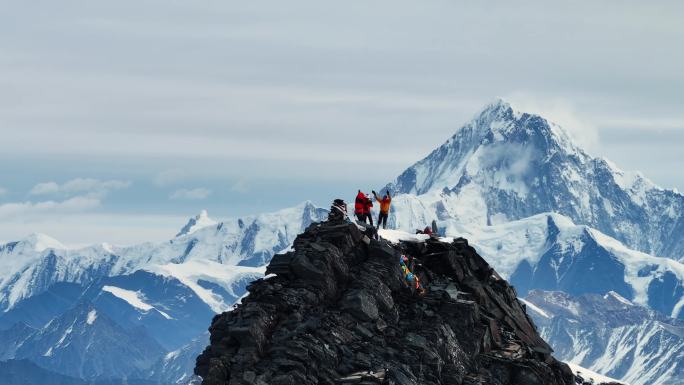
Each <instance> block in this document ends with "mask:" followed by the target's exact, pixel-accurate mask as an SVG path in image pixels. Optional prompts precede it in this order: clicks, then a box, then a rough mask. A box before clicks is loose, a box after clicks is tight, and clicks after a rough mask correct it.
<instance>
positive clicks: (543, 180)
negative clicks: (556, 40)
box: [0, 100, 684, 384]
mask: <svg viewBox="0 0 684 385" xmlns="http://www.w3.org/2000/svg"><path fill="white" fill-rule="evenodd" d="M387 188H388V189H390V190H391V191H392V192H394V193H395V194H396V195H395V196H394V197H393V203H392V210H391V213H390V220H389V224H390V226H391V227H394V228H397V229H401V230H404V231H408V232H413V231H414V230H415V229H422V228H424V227H425V226H426V225H428V224H429V223H430V222H431V221H432V220H433V219H436V220H437V223H438V226H439V230H440V232H441V233H443V234H446V235H448V236H463V237H465V238H467V239H468V240H469V241H470V243H472V244H473V245H474V246H475V247H476V248H477V249H478V251H479V252H480V253H481V254H482V255H483V256H484V257H485V258H487V260H488V261H489V262H490V263H491V264H492V265H493V266H494V267H495V268H496V269H497V271H498V272H499V273H500V274H501V275H502V276H504V277H505V278H507V279H509V280H510V281H511V282H512V284H513V285H515V286H516V288H517V290H518V294H519V295H520V296H521V297H524V296H529V295H531V294H528V293H534V292H535V291H534V290H535V289H543V290H554V291H563V292H565V293H567V294H568V295H572V296H582V295H584V294H588V293H594V294H597V295H601V296H602V295H605V294H606V293H608V292H611V291H612V292H615V293H617V295H619V296H620V297H621V298H625V299H626V301H628V302H630V303H633V304H634V305H641V306H644V307H648V308H650V309H652V310H654V311H657V312H660V313H662V314H664V315H666V316H671V317H674V318H680V319H684V312H682V311H681V310H682V307H684V265H682V264H681V263H680V262H678V261H680V260H682V259H683V257H684V239H683V238H684V219H683V218H682V212H683V211H684V197H683V196H682V195H680V194H679V193H677V192H676V191H673V190H667V189H663V188H660V187H657V186H655V185H654V184H653V183H651V182H649V181H648V180H647V179H646V178H645V177H643V176H641V175H640V174H638V173H628V172H624V171H621V170H619V169H618V168H617V167H616V166H614V165H612V164H611V163H610V162H608V161H607V160H605V159H600V158H592V157H591V156H589V155H588V154H587V153H586V152H585V151H583V150H582V149H581V148H579V147H578V146H577V145H575V144H574V143H573V142H572V140H571V138H570V136H569V135H568V134H567V133H565V131H563V129H562V128H560V127H559V126H557V125H555V124H553V123H550V122H548V121H547V120H545V119H544V118H542V117H540V116H536V115H530V114H526V113H521V112H517V111H515V110H514V109H513V108H512V107H511V106H510V105H509V104H507V103H506V102H504V101H500V100H499V101H497V102H495V103H492V104H491V105H488V106H487V107H486V108H485V109H484V110H483V111H482V112H481V113H480V114H478V115H477V116H476V117H475V118H474V119H473V120H472V121H471V122H470V123H468V124H466V125H465V126H464V127H462V128H461V129H459V130H458V131H457V132H456V134H455V135H454V136H453V137H451V138H450V139H449V140H448V141H447V142H446V143H445V144H444V145H442V146H441V147H439V148H438V149H436V150H435V151H433V152H432V153H431V154H430V155H428V157H426V158H425V159H423V160H421V161H419V162H418V163H416V164H415V165H413V166H411V167H409V168H408V169H407V170H406V171H405V172H403V173H402V174H401V175H400V176H399V177H398V178H397V179H396V180H395V181H394V182H392V183H389V184H388V185H387ZM354 192H355V190H354V189H351V190H350V199H349V201H351V197H352V195H353V193H354ZM326 216H327V210H325V209H322V208H318V207H316V206H314V205H313V204H312V203H311V202H305V203H303V204H301V205H299V206H295V207H292V208H288V209H284V210H281V211H278V212H274V213H269V214H261V215H256V216H251V217H246V218H239V219H238V218H236V219H231V220H227V221H221V222H218V221H214V220H212V219H211V218H209V216H208V214H207V213H206V212H202V213H200V214H199V215H197V216H195V217H193V218H191V219H190V220H189V221H188V223H187V224H186V225H185V226H183V227H182V229H181V230H180V231H179V232H178V234H177V235H176V236H175V237H174V238H172V239H170V240H169V241H166V242H161V243H144V244H139V245H133V246H125V247H121V246H114V245H109V244H99V245H93V246H89V247H85V248H81V249H68V248H66V247H64V246H62V245H61V244H60V243H59V242H58V241H56V240H54V239H52V238H50V237H48V236H46V235H39V234H34V235H31V236H29V237H27V238H25V239H23V240H19V241H17V242H11V243H7V244H4V245H0V311H1V312H0V361H2V360H8V359H28V360H30V361H31V362H33V363H37V364H38V365H40V366H41V367H42V368H45V369H49V370H51V371H54V372H57V373H61V374H64V375H69V376H72V377H78V378H88V379H97V378H104V377H107V378H126V379H127V381H129V382H130V381H132V380H144V381H151V382H152V383H158V384H170V383H182V382H183V381H185V380H187V378H188V376H189V375H190V373H189V372H188V371H189V370H191V369H192V367H193V363H191V362H188V361H189V360H192V361H194V356H195V355H196V354H197V353H199V351H201V350H202V348H203V346H204V344H205V342H206V338H207V336H206V334H205V332H206V328H207V326H208V325H209V322H210V319H211V317H212V316H213V315H214V314H215V313H218V312H222V311H225V310H227V309H229V308H230V307H231V306H232V305H233V304H234V303H235V302H236V301H237V300H239V298H240V297H241V296H242V295H243V294H244V292H245V287H246V285H247V284H248V283H249V282H251V281H252V280H254V279H257V278H259V277H261V276H263V272H264V265H265V264H266V263H267V262H268V261H269V260H270V259H271V257H272V256H273V255H274V254H276V253H279V252H282V251H285V250H287V249H288V248H289V247H290V245H291V243H292V242H293V240H294V238H295V237H296V235H297V234H299V233H300V232H302V231H303V229H305V228H306V227H307V226H308V225H309V224H311V223H312V222H317V221H321V220H323V219H324V218H325V217H326ZM86 310H87V311H86ZM91 311H92V312H93V313H91ZM90 314H93V315H92V316H90ZM649 314H651V313H649ZM653 314H656V313H653ZM647 318H648V317H646V318H645V319H647ZM89 319H92V323H88V321H89ZM559 322H560V321H559ZM568 322H569V321H568ZM72 325H73V327H72V329H71V331H70V332H69V333H67V330H69V327H70V326H72ZM105 326H107V327H105ZM569 330H570V329H569ZM74 333H77V334H74ZM122 334H123V335H122ZM547 335H548V336H549V337H548V338H550V339H551V340H552V342H553V341H555V339H554V338H551V337H552V334H547ZM117 336H118V337H117ZM62 337H64V339H63V340H62ZM77 337H78V338H77ZM88 338H101V339H103V340H105V341H106V340H108V339H109V338H115V339H118V340H120V341H126V340H127V338H136V339H138V340H139V341H152V342H151V343H150V345H149V347H148V348H149V349H151V350H150V351H149V352H146V353H145V354H144V355H145V357H146V360H136V359H134V360H131V364H129V365H128V366H121V367H117V368H116V370H115V369H114V368H112V367H111V366H108V365H106V364H105V363H104V361H105V360H104V358H103V357H105V356H111V355H114V356H119V357H127V356H129V357H138V356H140V355H141V354H142V353H141V350H140V349H141V347H139V346H137V345H136V344H134V343H133V344H126V346H122V345H117V344H111V345H110V346H107V347H106V348H105V347H102V348H101V349H100V347H99V346H98V345H91V346H90V347H88V346H89V345H88V344H87V343H85V342H84V341H87V339H88ZM60 341H61V342H60ZM72 341H73V342H72ZM559 341H560V340H559ZM559 343H560V342H559ZM629 343H631V344H632V345H634V346H636V345H635V344H638V343H639V340H638V339H633V340H630V342H629ZM50 349H52V351H51V352H50V353H51V354H47V355H46V353H47V352H48V351H49V350H50ZM86 349H90V350H87V353H88V354H84V352H86ZM564 351H565V350H564ZM567 351H568V352H570V353H568V354H567V355H564V356H562V357H561V358H564V359H567V360H571V361H573V362H578V363H582V364H584V365H587V366H589V367H590V368H592V369H595V370H596V371H598V372H600V373H602V374H611V375H612V377H617V378H620V379H624V377H626V376H628V375H627V373H628V371H619V370H617V371H611V369H610V368H609V367H608V366H596V365H594V364H593V362H590V361H583V360H581V359H576V358H578V356H577V355H578V354H579V353H576V355H575V356H573V355H572V354H573V353H572V352H571V351H570V350H567ZM666 352H670V351H669V350H663V351H662V354H666ZM653 354H654V355H655V354H656V353H653ZM668 354H669V353H668ZM150 357H152V358H153V359H149V358H150ZM17 362H23V361H17ZM654 362H656V361H654ZM657 362H663V364H662V365H665V362H667V361H666V360H665V361H657ZM649 370H651V369H649ZM652 370H653V371H657V370H656V369H652ZM658 370H660V369H658ZM608 372H610V373H608ZM630 373H631V372H630ZM621 376H622V377H621ZM661 377H662V376H661ZM663 378H664V377H663Z"/></svg>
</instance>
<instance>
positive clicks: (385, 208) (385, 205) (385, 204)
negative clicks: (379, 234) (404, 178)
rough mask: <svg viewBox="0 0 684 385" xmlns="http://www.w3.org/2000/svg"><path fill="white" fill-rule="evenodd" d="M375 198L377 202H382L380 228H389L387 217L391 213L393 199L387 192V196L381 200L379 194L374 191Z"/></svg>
mask: <svg viewBox="0 0 684 385" xmlns="http://www.w3.org/2000/svg"><path fill="white" fill-rule="evenodd" d="M373 196H374V197H375V200H377V201H378V202H380V215H378V228H380V225H382V228H383V229H386V228H387V216H388V215H389V211H390V204H391V203H392V197H391V196H390V192H389V190H387V192H385V196H384V197H382V199H380V197H379V196H378V194H377V193H376V192H375V190H373Z"/></svg>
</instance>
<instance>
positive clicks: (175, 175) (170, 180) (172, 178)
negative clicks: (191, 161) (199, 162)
mask: <svg viewBox="0 0 684 385" xmlns="http://www.w3.org/2000/svg"><path fill="white" fill-rule="evenodd" d="M188 176H189V174H188V172H187V171H185V170H181V169H178V168H174V169H170V170H165V171H162V172H160V173H159V174H157V175H156V176H155V177H154V181H153V182H154V184H155V185H157V186H168V185H172V184H174V183H177V182H180V181H182V180H185V179H187V178H188Z"/></svg>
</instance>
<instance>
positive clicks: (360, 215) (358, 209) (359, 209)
mask: <svg viewBox="0 0 684 385" xmlns="http://www.w3.org/2000/svg"><path fill="white" fill-rule="evenodd" d="M354 215H356V219H358V221H359V222H363V223H366V194H364V193H362V192H361V190H359V193H358V194H356V201H355V202H354Z"/></svg>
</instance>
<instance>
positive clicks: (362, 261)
mask: <svg viewBox="0 0 684 385" xmlns="http://www.w3.org/2000/svg"><path fill="white" fill-rule="evenodd" d="M402 254H404V255H407V256H409V257H410V258H412V259H413V260H414V264H415V269H414V272H415V273H416V275H417V276H418V277H420V278H421V283H422V285H423V287H424V288H425V292H423V293H421V292H419V291H417V290H416V289H415V288H413V287H410V286H409V285H408V284H407V282H406V280H405V279H404V277H403V275H402V271H401V269H400V265H399V258H400V256H401V255H402ZM267 273H275V274H276V276H271V277H269V278H266V279H260V280H258V281H256V282H254V283H252V284H251V285H250V286H249V287H248V290H249V296H247V297H246V298H244V300H243V301H242V304H241V305H239V306H237V307H236V309H235V310H233V311H231V312H227V313H223V314H220V315H217V316H216V317H215V318H214V320H213V322H212V325H211V328H210V332H211V342H210V345H209V346H208V347H207V348H206V350H205V351H204V352H203V353H202V354H201V355H200V356H199V357H198V358H197V366H196V368H195V372H196V373H197V374H198V375H199V376H201V377H202V378H203V379H204V382H203V383H204V384H207V385H213V384H217V385H218V384H231V385H238V384H272V385H285V384H291V385H295V384H297V385H299V384H353V383H358V384H396V385H409V384H463V385H466V384H468V385H475V384H493V385H499V384H501V385H503V384H520V385H523V384H524V385H561V384H563V385H566V384H567V385H570V384H574V383H575V377H574V376H573V374H572V372H571V371H570V369H569V368H568V367H567V366H566V365H565V364H562V363H560V362H558V361H556V360H555V359H554V358H553V357H552V356H551V348H550V347H549V346H548V345H547V344H546V342H544V341H543V340H542V339H541V337H540V336H539V335H538V334H537V331H536V328H535V326H534V324H533V323H532V321H531V319H530V318H529V317H528V316H527V315H526V313H525V308H524V306H523V305H522V304H521V303H520V302H519V301H518V300H517V295H516V292H515V289H514V288H513V287H511V286H510V285H509V284H508V283H507V282H506V281H505V280H503V279H501V278H500V277H499V276H498V274H496V272H495V271H494V270H493V269H492V268H491V267H490V266H489V264H487V262H486V261H485V260H484V259H482V258H481V257H480V256H479V255H478V254H477V253H476V251H475V250H474V249H473V248H472V247H470V246H469V245H468V242H467V241H466V240H465V239H457V240H455V241H454V242H453V243H444V242H440V241H439V240H435V239H430V240H428V241H426V242H420V243H418V242H415V243H410V242H404V243H402V244H400V245H392V244H390V243H388V242H386V241H385V240H382V239H380V240H373V239H370V238H369V237H367V236H366V235H364V234H363V233H362V232H361V231H360V230H359V229H358V228H357V227H356V225H353V224H348V223H345V222H344V221H336V220H331V221H328V222H323V223H317V224H312V225H311V226H309V228H307V230H306V231H305V232H304V233H303V234H301V235H300V236H299V237H297V239H296V240H295V242H294V251H292V252H288V253H286V254H281V255H276V256H275V257H274V258H273V260H272V262H271V264H270V265H269V267H268V270H267Z"/></svg>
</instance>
